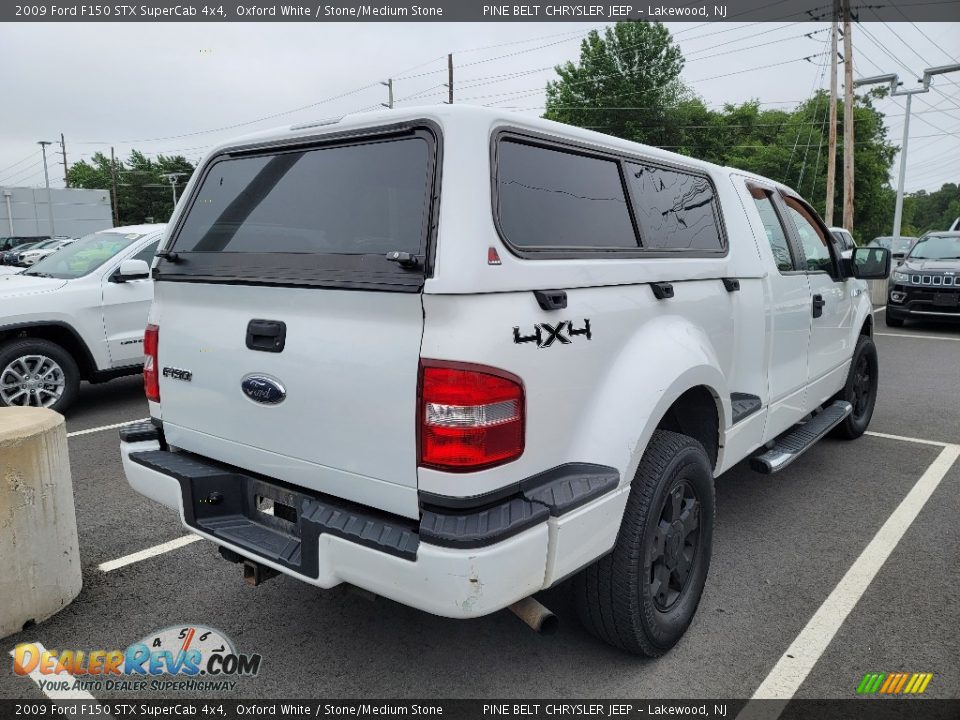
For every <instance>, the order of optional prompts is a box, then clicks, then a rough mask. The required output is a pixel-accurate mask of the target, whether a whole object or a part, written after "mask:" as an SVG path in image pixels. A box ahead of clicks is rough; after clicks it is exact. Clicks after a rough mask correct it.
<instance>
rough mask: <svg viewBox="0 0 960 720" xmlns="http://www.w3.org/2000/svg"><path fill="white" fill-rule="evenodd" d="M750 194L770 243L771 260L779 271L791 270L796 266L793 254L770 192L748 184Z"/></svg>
mask: <svg viewBox="0 0 960 720" xmlns="http://www.w3.org/2000/svg"><path fill="white" fill-rule="evenodd" d="M749 189H750V196H751V197H752V198H753V202H754V205H755V206H756V208H757V212H758V213H760V221H761V222H762V223H763V230H764V233H766V236H767V242H768V243H770V249H771V250H772V251H773V260H774V262H775V263H776V264H777V270H779V271H780V272H791V271H792V270H796V269H797V267H796V265H795V263H794V259H793V255H791V253H790V243H789V242H788V240H787V234H786V233H785V232H784V230H783V224H782V223H781V222H780V216H779V215H778V214H777V211H776V208H774V206H773V199H772V198H771V197H770V193H769V192H768V191H766V190H764V189H763V188H759V187H755V186H750V188H749Z"/></svg>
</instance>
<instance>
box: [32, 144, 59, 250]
mask: <svg viewBox="0 0 960 720" xmlns="http://www.w3.org/2000/svg"><path fill="white" fill-rule="evenodd" d="M37 145H39V146H40V151H41V152H42V153H43V182H44V183H45V184H46V186H47V218H48V219H49V221H50V237H54V236H55V235H56V234H57V231H56V229H55V228H54V227H53V200H52V199H51V197H50V174H49V173H48V172H47V145H53V143H52V142H51V141H50V140H40V141H38V142H37Z"/></svg>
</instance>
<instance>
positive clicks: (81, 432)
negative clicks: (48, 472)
mask: <svg viewBox="0 0 960 720" xmlns="http://www.w3.org/2000/svg"><path fill="white" fill-rule="evenodd" d="M149 419H150V418H140V419H138V420H127V421H126V422H121V423H114V424H113V425H101V426H100V427H95V428H88V429H86V430H74V431H73V432H68V433H67V437H68V438H71V437H76V436H77V435H89V434H90V433H95V432H100V431H101V430H115V429H116V428H121V427H123V426H124V425H129V424H130V423H135V422H144V421H146V420H149Z"/></svg>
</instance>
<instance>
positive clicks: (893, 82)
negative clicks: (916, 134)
mask: <svg viewBox="0 0 960 720" xmlns="http://www.w3.org/2000/svg"><path fill="white" fill-rule="evenodd" d="M951 72H960V63H957V64H956V65H938V66H937V67H932V68H927V69H926V70H924V71H923V78H922V79H920V80H918V82H920V83H922V84H923V87H921V88H914V89H913V90H898V89H897V88H899V86H900V85H901V83H900V78H899V77H898V76H897V75H896V73H890V74H887V75H874V76H872V77H868V78H861V79H860V80H857V81H855V82H854V83H853V86H854V87H859V86H860V85H883V84H886V83H889V84H890V97H901V96H904V95H906V96H907V109H906V115H905V116H904V120H903V145H902V146H901V147H900V173H899V177H898V179H897V203H896V206H895V208H894V211H893V236H894V237H900V228H901V222H902V220H903V184H904V179H905V178H906V175H907V145H908V144H909V142H910V110H911V105H912V102H911V101H912V100H913V96H914V95H920V94H922V93H925V92H930V80H931V78H933V76H934V75H943V74H944V73H951Z"/></svg>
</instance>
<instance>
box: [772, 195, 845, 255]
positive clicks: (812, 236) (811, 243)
mask: <svg viewBox="0 0 960 720" xmlns="http://www.w3.org/2000/svg"><path fill="white" fill-rule="evenodd" d="M783 201H784V203H786V205H787V214H788V215H789V216H790V221H791V222H792V223H793V226H794V228H795V229H796V231H797V237H798V238H799V240H800V246H801V247H802V248H803V255H804V269H805V270H806V271H807V272H827V273H829V272H832V271H833V258H832V257H831V256H830V247H829V244H830V241H829V240H828V239H827V236H826V234H825V233H824V231H823V230H822V229H821V228H820V225H819V224H818V223H817V221H816V220H815V219H814V217H813V214H812V212H811V211H810V209H809V208H808V207H807V206H806V205H804V204H802V203H801V202H800V201H799V200H797V199H796V198H792V197H789V196H784V198H783Z"/></svg>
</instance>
